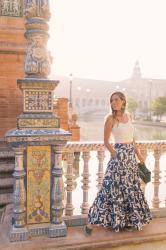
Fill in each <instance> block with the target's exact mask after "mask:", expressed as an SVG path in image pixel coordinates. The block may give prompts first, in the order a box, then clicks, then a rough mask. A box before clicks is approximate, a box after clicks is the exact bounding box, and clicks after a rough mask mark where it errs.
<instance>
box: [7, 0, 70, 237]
mask: <svg viewBox="0 0 166 250" xmlns="http://www.w3.org/2000/svg"><path fill="white" fill-rule="evenodd" d="M25 17H26V24H25V27H26V32H25V37H26V39H27V42H28V47H27V54H26V58H25V65H24V68H25V74H26V78H25V79H18V80H17V84H18V86H19V88H20V89H21V91H22V92H23V113H22V114H21V115H19V117H18V118H17V128H16V129H12V130H10V131H8V132H7V134H6V138H7V141H8V142H9V143H11V145H12V147H14V148H17V149H18V150H15V155H16V167H15V172H14V177H15V191H14V210H13V222H14V224H13V226H12V228H11V231H10V239H12V241H18V240H26V239H27V238H28V235H29V234H30V235H31V236H33V235H35V236H36V235H41V234H49V236H50V237H58V236H65V235H66V234H67V229H66V226H65V224H64V222H63V220H62V214H63V203H62V200H63V189H64V188H63V179H62V174H63V171H62V167H61V154H62V147H63V146H64V145H65V144H66V142H67V140H69V138H70V135H71V134H70V133H69V132H68V131H65V130H63V129H61V128H60V122H59V118H58V117H57V115H56V114H54V112H53V94H54V89H55V88H56V86H57V85H58V83H59V81H57V80H50V79H48V75H49V73H50V54H49V52H48V51H47V40H48V28H49V27H48V24H47V22H48V20H49V17H50V12H49V1H48V0H45V1H43V0H38V1H33V0H26V1H25ZM22 148H25V154H24V155H23V151H20V150H21V149H22ZM53 159H54V160H53ZM23 164H24V165H23ZM24 170H25V172H26V178H25V183H26V186H25V188H24V175H25V172H24ZM25 197H27V201H26V202H25ZM19 228H21V229H23V232H26V234H25V237H24V236H23V233H22V231H21V230H20V231H18V229H19Z"/></svg>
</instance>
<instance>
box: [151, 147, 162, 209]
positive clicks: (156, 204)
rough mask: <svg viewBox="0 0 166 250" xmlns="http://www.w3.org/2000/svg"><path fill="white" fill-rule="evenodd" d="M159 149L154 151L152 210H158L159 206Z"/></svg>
mask: <svg viewBox="0 0 166 250" xmlns="http://www.w3.org/2000/svg"><path fill="white" fill-rule="evenodd" d="M160 154H161V152H160V149H159V148H155V149H154V157H155V166H154V171H153V173H154V177H153V178H154V181H153V184H154V197H153V201H152V203H153V208H154V209H159V204H160V199H159V185H160V183H161V182H160V179H161V177H160V173H161V171H160Z"/></svg>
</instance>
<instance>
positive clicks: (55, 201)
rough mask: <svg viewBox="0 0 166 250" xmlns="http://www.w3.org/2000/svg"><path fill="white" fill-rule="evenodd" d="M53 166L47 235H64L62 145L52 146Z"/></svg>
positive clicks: (65, 229)
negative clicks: (49, 223) (49, 219)
mask: <svg viewBox="0 0 166 250" xmlns="http://www.w3.org/2000/svg"><path fill="white" fill-rule="evenodd" d="M53 150H54V157H55V158H54V166H53V169H52V178H53V181H52V190H51V225H50V227H49V236H50V237H57V236H66V235H67V227H66V225H65V223H64V222H63V220H62V215H63V210H64V205H63V199H64V183H63V179H62V175H63V169H62V146H61V145H58V146H54V147H53Z"/></svg>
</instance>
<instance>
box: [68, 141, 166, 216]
mask: <svg viewBox="0 0 166 250" xmlns="http://www.w3.org/2000/svg"><path fill="white" fill-rule="evenodd" d="M137 145H138V146H139V149H140V151H141V153H142V155H143V156H144V158H145V159H147V157H148V155H149V153H150V154H151V155H152V158H153V159H154V161H153V163H154V164H153V167H152V169H151V170H152V181H151V183H150V185H151V188H152V189H153V190H151V193H152V203H151V207H152V208H153V210H155V211H157V210H159V208H160V207H161V206H160V203H161V201H160V198H159V187H160V184H161V182H160V179H161V174H162V176H163V174H164V173H161V169H160V159H161V157H162V156H163V154H165V152H166V141H165V140H163V141H138V142H137ZM93 151H96V156H97V165H98V170H97V173H96V175H97V180H96V181H97V183H96V186H97V187H98V189H99V188H100V187H101V184H102V179H103V176H104V166H105V165H104V164H105V155H106V154H108V151H106V149H105V147H104V144H103V143H102V142H69V143H68V144H67V146H66V147H65V154H64V169H65V174H64V176H65V183H66V199H65V200H66V204H65V215H66V216H73V214H74V213H73V210H74V203H75V201H73V198H72V196H73V190H74V189H75V182H74V172H73V171H74V168H73V164H74V165H77V168H79V161H80V159H81V158H82V165H83V166H82V173H81V176H82V179H81V182H82V183H83V185H82V187H81V188H82V194H81V193H79V196H81V195H82V197H83V198H82V201H81V204H80V206H81V214H82V215H86V214H87V213H88V209H89V205H90V204H89V201H88V196H89V193H90V192H91V189H90V187H89V184H90V182H91V179H90V172H91V173H92V171H94V170H93V166H92V165H93V164H89V161H90V159H91V154H92V152H93ZM80 162H81V161H80ZM148 165H149V163H148V164H147V167H148ZM163 172H166V167H165V169H164V170H163ZM148 185H149V184H148ZM142 188H143V190H144V191H145V190H146V186H145V184H143V183H142ZM94 197H95V194H94ZM165 197H166V193H165Z"/></svg>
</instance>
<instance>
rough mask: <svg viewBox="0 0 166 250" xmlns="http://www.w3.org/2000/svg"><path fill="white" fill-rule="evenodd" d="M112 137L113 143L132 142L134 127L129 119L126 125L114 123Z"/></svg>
mask: <svg viewBox="0 0 166 250" xmlns="http://www.w3.org/2000/svg"><path fill="white" fill-rule="evenodd" d="M112 136H113V141H114V142H115V143H127V142H133V138H134V126H133V124H132V122H131V120H130V118H129V117H128V122H126V123H122V122H119V123H118V124H117V123H115V125H114V126H113V128H112Z"/></svg>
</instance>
